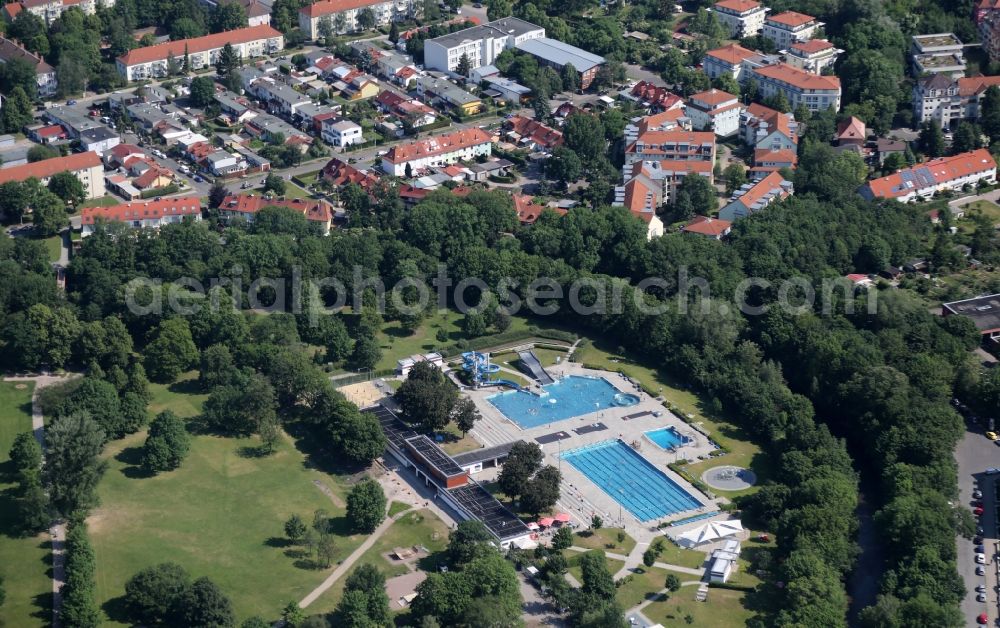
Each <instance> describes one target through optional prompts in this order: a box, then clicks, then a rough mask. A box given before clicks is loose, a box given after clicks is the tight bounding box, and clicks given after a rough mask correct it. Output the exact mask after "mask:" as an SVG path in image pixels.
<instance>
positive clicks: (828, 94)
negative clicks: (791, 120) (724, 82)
mask: <svg viewBox="0 0 1000 628" xmlns="http://www.w3.org/2000/svg"><path fill="white" fill-rule="evenodd" d="M751 75H752V76H753V78H754V80H756V81H757V86H758V87H759V89H760V95H761V97H762V98H770V97H772V96H775V95H777V94H779V93H781V94H784V95H785V99H786V100H788V104H789V106H790V107H791V108H792V109H797V108H799V107H800V106H803V107H806V108H807V109H809V111H820V110H823V109H829V108H833V110H834V111H839V110H840V79H839V78H837V77H836V76H819V75H816V74H810V73H808V72H803V71H802V70H799V69H796V68H793V67H792V66H790V65H788V64H785V63H778V64H775V65H767V66H763V67H760V68H755V69H754V70H753V72H752V74H751Z"/></svg>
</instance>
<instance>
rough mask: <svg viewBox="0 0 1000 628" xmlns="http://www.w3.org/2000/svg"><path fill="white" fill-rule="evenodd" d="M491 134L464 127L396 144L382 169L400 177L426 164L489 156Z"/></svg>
mask: <svg viewBox="0 0 1000 628" xmlns="http://www.w3.org/2000/svg"><path fill="white" fill-rule="evenodd" d="M492 145H493V141H492V138H491V137H490V136H489V135H488V134H487V133H486V132H485V131H483V130H482V129H478V128H473V129H463V130H460V131H453V132H451V133H445V134H443V135H437V136H434V137H429V138H427V139H423V140H417V141H413V142H410V143H409V144H402V145H397V146H393V147H392V148H390V149H389V152H387V153H386V154H385V155H383V156H382V170H383V171H384V172H386V173H388V174H391V175H394V176H397V177H400V176H404V175H405V174H406V172H407V171H408V170H409V172H411V173H416V172H418V171H420V170H422V169H424V168H429V167H432V166H440V165H443V164H451V163H455V162H458V161H472V160H474V159H475V158H476V157H479V156H486V157H489V155H490V153H491V149H492Z"/></svg>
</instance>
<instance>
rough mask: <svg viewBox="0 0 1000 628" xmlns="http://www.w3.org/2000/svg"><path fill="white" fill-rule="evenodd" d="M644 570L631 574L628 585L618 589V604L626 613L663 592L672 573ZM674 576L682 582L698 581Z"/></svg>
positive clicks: (655, 569)
mask: <svg viewBox="0 0 1000 628" xmlns="http://www.w3.org/2000/svg"><path fill="white" fill-rule="evenodd" d="M642 569H643V570H644V571H643V572H642V573H633V574H631V576H632V579H631V580H630V581H629V582H628V583H627V584H624V585H622V586H620V587H618V593H617V594H616V597H617V598H618V603H619V604H621V607H622V608H623V609H625V610H626V611H627V610H628V609H630V608H632V607H633V606H637V605H639V604H640V603H642V602H644V601H645V600H647V599H649V598H651V597H653V596H654V595H656V593H657V592H658V591H660V590H662V589H663V588H664V585H665V583H666V581H667V574H669V573H671V572H669V571H667V570H665V569H657V568H656V567H652V568H647V567H643V568H642ZM674 575H676V576H678V577H679V578H680V579H681V582H684V581H685V580H697V578H696V577H694V576H684V575H682V574H674Z"/></svg>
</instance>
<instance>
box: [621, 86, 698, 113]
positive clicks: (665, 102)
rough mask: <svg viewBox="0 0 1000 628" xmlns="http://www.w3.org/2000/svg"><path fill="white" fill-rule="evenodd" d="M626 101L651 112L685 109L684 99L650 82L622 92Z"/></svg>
mask: <svg viewBox="0 0 1000 628" xmlns="http://www.w3.org/2000/svg"><path fill="white" fill-rule="evenodd" d="M621 95H622V97H623V98H625V99H626V100H631V101H633V102H636V103H639V104H640V105H642V106H643V107H646V108H647V109H649V110H650V111H653V112H657V111H670V110H671V109H681V108H683V107H684V99H683V98H681V97H680V96H678V95H677V94H675V93H673V92H671V91H670V90H668V89H667V88H666V87H660V86H659V85H654V84H653V83H650V82H648V81H639V82H638V83H636V84H635V85H633V86H632V89H629V90H625V91H622V93H621Z"/></svg>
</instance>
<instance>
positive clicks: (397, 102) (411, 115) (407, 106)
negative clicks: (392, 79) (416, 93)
mask: <svg viewBox="0 0 1000 628" xmlns="http://www.w3.org/2000/svg"><path fill="white" fill-rule="evenodd" d="M375 102H376V104H377V105H378V107H379V109H381V110H382V111H384V112H385V113H388V114H391V115H394V116H396V117H397V118H400V119H401V120H405V121H407V122H408V123H409V125H410V126H411V127H413V128H414V129H419V128H420V127H424V126H427V125H429V124H434V122H436V121H437V115H438V113H437V111H435V110H434V109H432V108H431V107H428V106H427V105H425V104H424V103H422V102H420V101H419V100H414V99H413V98H410V97H408V96H402V95H400V94H398V93H396V92H394V91H390V90H385V91H383V92H381V93H380V94H379V95H378V97H377V98H376V99H375Z"/></svg>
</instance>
